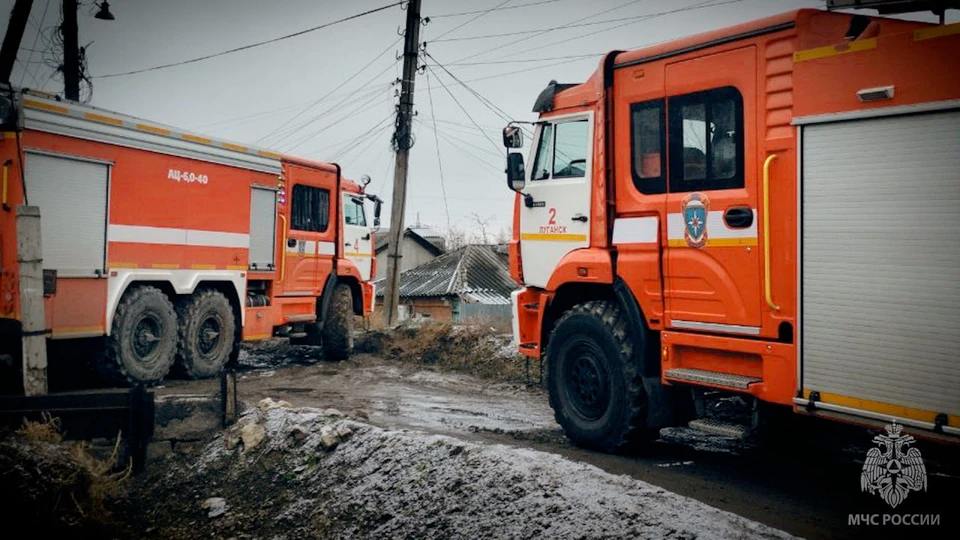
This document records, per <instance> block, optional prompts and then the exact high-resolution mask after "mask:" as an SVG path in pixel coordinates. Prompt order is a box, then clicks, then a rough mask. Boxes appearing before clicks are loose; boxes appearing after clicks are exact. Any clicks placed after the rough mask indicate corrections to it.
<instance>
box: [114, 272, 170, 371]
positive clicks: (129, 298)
mask: <svg viewBox="0 0 960 540" xmlns="http://www.w3.org/2000/svg"><path fill="white" fill-rule="evenodd" d="M104 352H105V355H104V356H105V358H104V359H103V361H102V362H98V363H97V367H98V369H99V370H100V371H101V373H103V374H104V375H106V376H107V377H108V378H110V379H112V380H113V381H116V382H127V383H130V384H144V385H147V386H152V385H155V384H158V383H160V381H162V380H163V378H164V377H166V376H167V373H168V372H169V371H170V366H172V365H173V362H174V358H175V356H176V352H177V314H176V312H175V311H174V308H173V303H172V302H170V299H169V298H167V295H165V294H163V292H161V291H160V289H157V288H156V287H150V286H137V287H134V288H131V289H129V290H128V291H127V292H126V293H125V294H124V295H123V298H121V299H120V304H119V305H118V306H117V311H116V312H115V313H114V315H113V324H112V325H111V330H110V336H109V337H108V338H107V343H106V348H105V351H104Z"/></svg>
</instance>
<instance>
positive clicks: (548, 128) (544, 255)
mask: <svg viewBox="0 0 960 540" xmlns="http://www.w3.org/2000/svg"><path fill="white" fill-rule="evenodd" d="M592 141H593V114H592V113H576V114H571V115H564V116H557V117H552V118H550V119H548V120H545V121H544V122H543V123H541V124H539V125H538V126H537V129H536V132H535V134H534V142H533V146H532V148H531V152H532V154H531V157H532V159H531V160H530V166H529V167H528V170H527V172H526V174H527V183H526V187H525V189H524V194H525V195H526V197H525V200H526V203H524V204H522V205H521V207H520V256H521V260H522V261H523V280H524V282H525V283H526V284H527V285H529V286H533V287H546V285H547V283H548V281H549V280H550V276H551V275H552V274H553V271H554V269H555V268H556V267H557V265H558V263H559V262H560V260H561V259H562V258H563V257H564V256H565V255H566V254H567V253H569V252H571V251H573V250H576V249H580V248H585V247H587V246H589V244H590V241H589V238H590V236H589V232H590V217H591V216H590V186H591V179H592V178H591V177H592V172H593V166H592V165H593V164H592V157H593V156H592V153H593V152H592V150H593V144H592Z"/></svg>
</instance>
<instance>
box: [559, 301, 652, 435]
mask: <svg viewBox="0 0 960 540" xmlns="http://www.w3.org/2000/svg"><path fill="white" fill-rule="evenodd" d="M633 351H634V344H633V343H632V342H631V340H630V335H629V334H628V332H627V322H626V319H625V318H624V317H622V316H621V315H620V310H619V308H618V307H617V306H616V305H615V304H613V303H612V302H603V301H592V302H587V303H585V304H580V305H577V306H574V307H573V308H572V309H570V310H569V311H567V312H566V313H565V314H564V315H563V316H562V317H561V318H560V320H558V321H557V324H556V326H554V328H553V332H551V334H550V342H549V345H548V346H547V385H548V389H549V394H550V406H551V407H552V408H553V411H554V416H555V417H556V419H557V422H558V423H559V424H560V425H561V426H562V427H563V431H564V433H566V435H567V437H569V438H570V440H571V441H573V442H574V443H575V444H577V445H579V446H583V447H586V448H592V449H595V450H601V451H604V452H616V451H623V450H626V449H629V448H631V447H633V446H636V445H637V444H638V443H640V442H641V441H642V440H643V439H645V438H646V436H647V435H649V433H648V430H647V429H646V426H645V425H644V422H645V419H646V407H647V398H646V394H645V392H644V390H643V381H642V379H641V376H640V375H641V374H640V370H639V369H638V366H637V365H636V364H635V361H634V358H633Z"/></svg>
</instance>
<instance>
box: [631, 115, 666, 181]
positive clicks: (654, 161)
mask: <svg viewBox="0 0 960 540" xmlns="http://www.w3.org/2000/svg"><path fill="white" fill-rule="evenodd" d="M630 136H631V139H632V141H633V142H632V143H631V146H632V148H633V152H632V155H633V184H634V185H635V186H636V187H637V189H638V190H639V191H640V193H648V194H649V193H663V192H665V191H666V190H667V186H666V181H665V175H664V169H665V167H664V163H665V161H666V160H665V159H664V157H665V156H664V152H663V148H664V146H666V145H665V144H664V140H663V100H661V99H658V100H655V101H647V102H644V103H634V104H633V105H631V106H630Z"/></svg>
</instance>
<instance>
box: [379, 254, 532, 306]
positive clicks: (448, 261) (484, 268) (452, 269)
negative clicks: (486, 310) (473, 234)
mask: <svg viewBox="0 0 960 540" xmlns="http://www.w3.org/2000/svg"><path fill="white" fill-rule="evenodd" d="M495 247H496V246H486V245H468V246H464V247H462V248H460V249H457V250H454V251H451V252H449V253H445V254H443V255H441V256H439V257H437V258H436V259H433V260H432V261H429V262H426V263H424V264H421V265H420V266H418V267H416V268H411V269H410V270H407V271H406V272H404V273H403V274H401V275H400V296H401V297H402V298H410V297H423V296H459V297H461V298H463V299H464V300H466V301H467V302H471V303H480V304H509V303H510V293H511V292H513V291H514V290H516V289H517V284H516V282H515V281H513V278H511V277H510V271H509V269H508V268H507V264H506V262H505V261H504V260H503V259H502V258H501V257H499V256H498V255H497V253H496V251H495ZM383 287H384V280H382V279H381V280H378V281H377V294H378V295H382V294H383Z"/></svg>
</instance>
